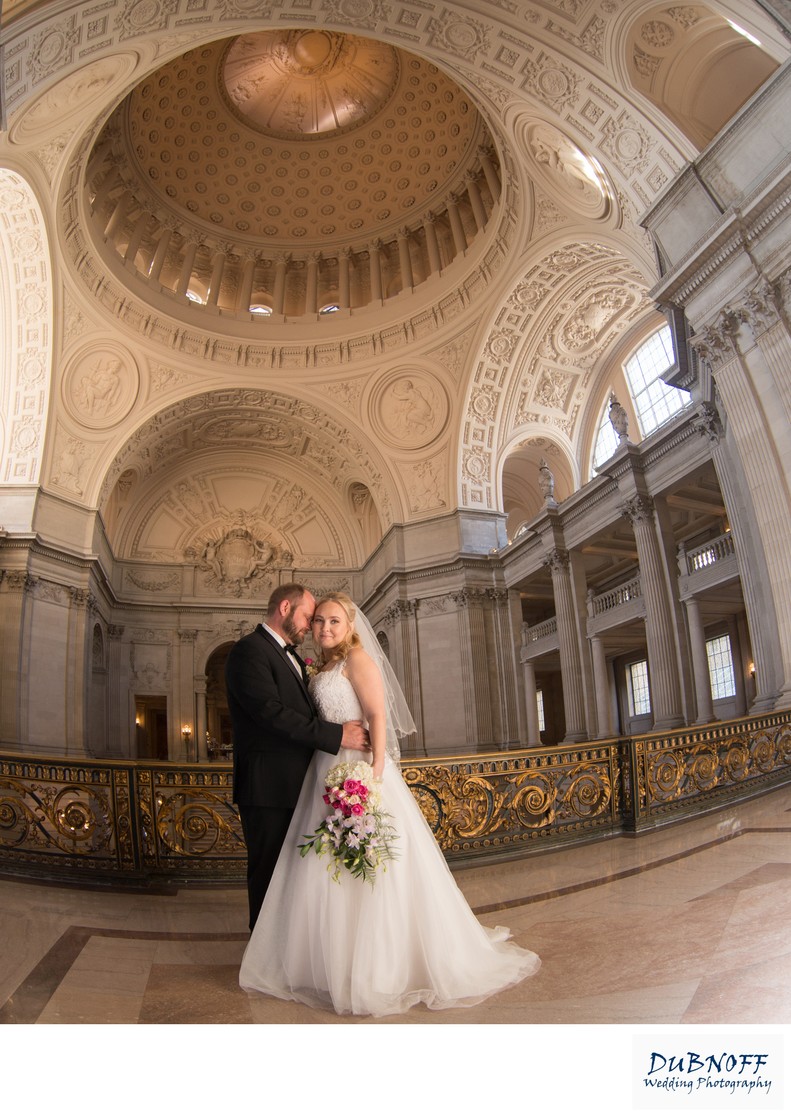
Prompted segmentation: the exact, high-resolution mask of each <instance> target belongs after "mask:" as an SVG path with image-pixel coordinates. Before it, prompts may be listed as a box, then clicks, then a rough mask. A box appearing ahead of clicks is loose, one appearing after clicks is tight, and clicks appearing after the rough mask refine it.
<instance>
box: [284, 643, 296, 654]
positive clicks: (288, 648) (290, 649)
mask: <svg viewBox="0 0 791 1117" xmlns="http://www.w3.org/2000/svg"><path fill="white" fill-rule="evenodd" d="M298 646H299V645H297V644H284V645H283V651H284V652H291V654H292V655H296V654H297V647H298Z"/></svg>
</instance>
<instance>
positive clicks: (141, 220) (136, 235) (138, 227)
mask: <svg viewBox="0 0 791 1117" xmlns="http://www.w3.org/2000/svg"><path fill="white" fill-rule="evenodd" d="M150 219H151V214H149V213H141V214H140V216H139V217H138V219H137V221H136V222H135V227H134V229H133V230H132V235H131V236H130V238H129V243H128V244H127V246H126V252H124V263H127V262H130V263H132V264H134V262H135V257H136V256H137V252H138V249H139V248H140V245H141V244H142V241H143V236H144V234H145V231H146V228H147V226H148V222H149V220H150Z"/></svg>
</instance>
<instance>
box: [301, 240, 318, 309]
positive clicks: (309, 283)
mask: <svg viewBox="0 0 791 1117" xmlns="http://www.w3.org/2000/svg"><path fill="white" fill-rule="evenodd" d="M320 260H321V253H320V252H311V253H309V255H308V258H307V263H306V267H307V277H306V280H305V313H306V314H317V313H318V309H319V261H320Z"/></svg>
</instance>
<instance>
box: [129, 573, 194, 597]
mask: <svg viewBox="0 0 791 1117" xmlns="http://www.w3.org/2000/svg"><path fill="white" fill-rule="evenodd" d="M124 580H125V582H126V583H127V585H131V586H134V587H135V589H139V590H144V591H145V592H146V593H165V592H167V591H171V592H172V591H173V590H175V589H178V587H179V585H180V584H181V577H180V575H179V574H177V573H175V572H173V573H170V574H162V575H160V576H159V577H158V578H157V577H152V576H151V575H150V574H138V573H135V572H133V571H131V570H127V571H126V572H125V578H124Z"/></svg>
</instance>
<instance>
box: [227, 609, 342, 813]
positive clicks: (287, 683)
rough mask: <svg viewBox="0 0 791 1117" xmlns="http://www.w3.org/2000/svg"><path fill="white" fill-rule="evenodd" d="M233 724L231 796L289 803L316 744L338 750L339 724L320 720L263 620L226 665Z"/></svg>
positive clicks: (252, 802) (262, 803) (247, 802)
mask: <svg viewBox="0 0 791 1117" xmlns="http://www.w3.org/2000/svg"><path fill="white" fill-rule="evenodd" d="M225 684H226V689H227V692H228V706H229V709H230V713H231V722H232V724H233V801H234V803H238V804H240V805H242V806H257V807H293V806H294V805H295V804H296V801H297V799H298V798H299V792H300V788H301V787H302V781H303V780H304V778H305V773H306V772H307V770H308V765H309V764H310V760H311V757H312V756H313V753H314V751H315V750H316V749H321V750H322V751H323V752H328V753H337V752H338V750H339V749H340V747H341V738H342V736H343V727H342V726H341V725H337V724H335V723H334V722H328V721H322V720H321V718H320V717H319V716H318V713H317V711H316V707H315V706H314V705H313V701H312V699H311V697H310V695H309V694H308V688H307V686H306V685H305V683H304V681H303V680H302V679H301V678H300V677H299V675H298V674H297V672H296V671H295V670H294V667H293V665H292V663H291V660H290V659H289V657H288V655H287V653H286V651H285V650H284V649H283V648H281V647H280V645H279V644H278V643H277V641H276V640H273V639H272V637H271V636H270V634H269V633H268V632H267V631H266V629H265V628H264V627H263V625H260V624H259V626H258V628H256V630H255V632H251V633H250V634H249V635H248V636H244V637H242V639H241V640H239V642H238V643H237V644H234V646H233V648H232V649H231V652H230V654H229V656H228V660H227V663H226V665H225Z"/></svg>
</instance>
